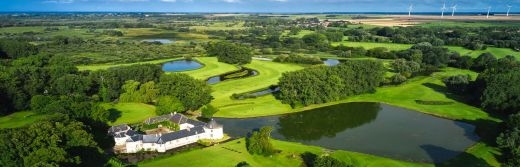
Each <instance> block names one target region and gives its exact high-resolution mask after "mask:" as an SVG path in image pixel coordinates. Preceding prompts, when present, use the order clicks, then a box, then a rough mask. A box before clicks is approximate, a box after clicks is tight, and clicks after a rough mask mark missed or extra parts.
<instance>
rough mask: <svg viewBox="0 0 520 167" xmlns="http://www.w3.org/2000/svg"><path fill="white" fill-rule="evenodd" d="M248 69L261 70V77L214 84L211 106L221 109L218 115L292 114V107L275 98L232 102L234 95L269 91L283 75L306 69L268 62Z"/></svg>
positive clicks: (249, 66)
mask: <svg viewBox="0 0 520 167" xmlns="http://www.w3.org/2000/svg"><path fill="white" fill-rule="evenodd" d="M245 67H247V68H251V69H254V70H256V71H258V73H259V75H257V76H252V77H248V78H244V79H237V80H229V81H224V82H220V83H217V84H215V85H212V89H213V93H212V96H213V97H214V98H215V99H214V100H213V101H212V102H211V104H212V105H213V106H215V107H217V108H219V110H220V111H219V112H217V113H216V116H228V117H229V116H236V117H248V116H262V115H273V114H278V113H282V112H284V111H285V112H287V111H290V109H291V108H290V106H288V105H284V104H282V103H281V102H280V101H278V100H276V99H275V98H274V97H273V96H262V97H258V98H256V99H246V100H232V99H231V95H233V94H235V93H236V94H239V93H244V92H249V91H252V90H257V89H261V88H267V87H269V86H271V85H273V84H276V83H278V79H279V78H280V77H281V76H282V73H284V72H287V71H295V70H300V69H303V67H302V66H299V65H294V64H282V63H276V62H269V61H259V60H253V61H252V62H251V64H248V65H246V66H245ZM192 75H193V74H192Z"/></svg>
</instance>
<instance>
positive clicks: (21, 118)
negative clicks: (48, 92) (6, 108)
mask: <svg viewBox="0 0 520 167" xmlns="http://www.w3.org/2000/svg"><path fill="white" fill-rule="evenodd" d="M45 117H47V115H43V114H37V113H34V112H31V111H22V112H16V113H13V114H11V115H7V116H4V117H0V129H6V128H18V127H22V126H25V125H29V124H31V123H33V122H35V121H37V120H39V119H42V118H45Z"/></svg>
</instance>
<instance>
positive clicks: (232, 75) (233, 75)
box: [206, 68, 258, 84]
mask: <svg viewBox="0 0 520 167" xmlns="http://www.w3.org/2000/svg"><path fill="white" fill-rule="evenodd" d="M256 75H258V72H257V71H255V70H253V69H249V68H242V69H240V70H238V71H233V72H229V73H226V74H222V75H217V76H213V77H210V78H208V80H207V81H206V82H207V83H208V84H216V83H219V82H222V81H225V80H229V79H238V78H247V77H250V76H256Z"/></svg>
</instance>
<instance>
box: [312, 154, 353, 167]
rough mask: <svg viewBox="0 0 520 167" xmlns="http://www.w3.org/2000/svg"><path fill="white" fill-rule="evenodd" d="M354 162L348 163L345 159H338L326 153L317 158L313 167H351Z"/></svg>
mask: <svg viewBox="0 0 520 167" xmlns="http://www.w3.org/2000/svg"><path fill="white" fill-rule="evenodd" d="M351 166H352V164H347V163H345V162H343V161H340V160H337V159H335V158H333V157H331V156H328V155H325V156H320V157H318V158H316V160H315V161H314V165H313V167H351Z"/></svg>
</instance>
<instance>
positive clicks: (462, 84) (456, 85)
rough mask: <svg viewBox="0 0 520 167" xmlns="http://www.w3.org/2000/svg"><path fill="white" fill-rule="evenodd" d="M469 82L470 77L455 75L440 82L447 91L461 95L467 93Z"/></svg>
mask: <svg viewBox="0 0 520 167" xmlns="http://www.w3.org/2000/svg"><path fill="white" fill-rule="evenodd" d="M470 81H471V76H470V75H455V76H450V77H448V78H444V79H443V80H442V82H444V85H446V87H447V88H448V90H450V91H452V92H455V93H459V94H463V93H466V92H467V91H468V87H469V84H470Z"/></svg>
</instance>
